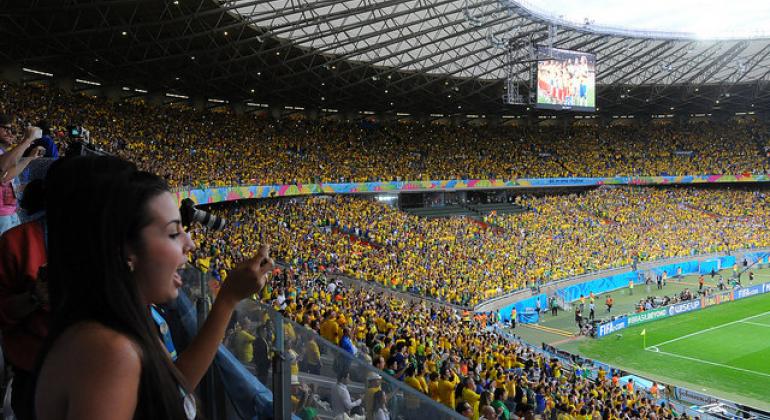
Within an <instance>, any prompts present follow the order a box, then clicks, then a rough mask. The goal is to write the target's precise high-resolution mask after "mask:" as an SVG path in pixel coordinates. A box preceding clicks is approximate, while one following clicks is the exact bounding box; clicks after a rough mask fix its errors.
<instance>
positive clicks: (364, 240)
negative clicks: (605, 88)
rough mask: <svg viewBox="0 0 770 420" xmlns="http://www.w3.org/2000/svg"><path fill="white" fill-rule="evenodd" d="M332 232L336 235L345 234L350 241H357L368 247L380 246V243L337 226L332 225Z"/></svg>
mask: <svg viewBox="0 0 770 420" xmlns="http://www.w3.org/2000/svg"><path fill="white" fill-rule="evenodd" d="M332 233H334V234H337V235H342V236H347V237H348V239H350V241H351V242H357V243H359V244H362V245H365V246H368V247H369V248H374V249H380V248H382V245H381V244H378V243H375V242H372V241H370V240H369V238H365V237H363V236H360V235H356V234H355V233H350V232H343V231H342V230H341V229H339V228H338V227H332Z"/></svg>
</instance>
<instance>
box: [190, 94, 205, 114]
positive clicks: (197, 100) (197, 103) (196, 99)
mask: <svg viewBox="0 0 770 420" xmlns="http://www.w3.org/2000/svg"><path fill="white" fill-rule="evenodd" d="M190 105H191V106H192V107H193V109H195V110H196V111H204V110H205V109H206V98H204V97H202V96H193V97H192V99H190Z"/></svg>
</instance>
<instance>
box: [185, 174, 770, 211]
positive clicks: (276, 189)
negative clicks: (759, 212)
mask: <svg viewBox="0 0 770 420" xmlns="http://www.w3.org/2000/svg"><path fill="white" fill-rule="evenodd" d="M731 182H770V176H768V175H750V174H743V175H688V176H644V177H622V176H621V177H611V178H518V179H513V180H507V181H505V180H500V179H470V180H444V181H386V182H356V183H339V184H298V185H294V184H292V185H244V186H235V187H215V188H202V189H189V190H181V191H178V192H177V193H176V195H177V200H178V201H180V202H181V201H182V200H183V199H185V198H187V197H190V198H192V199H193V201H195V202H196V203H198V204H212V203H218V202H222V201H235V200H245V199H252V198H268V197H291V196H298V195H311V194H358V193H401V192H425V191H457V190H481V189H496V188H548V187H590V186H597V185H667V184H703V183H712V184H714V183H731Z"/></svg>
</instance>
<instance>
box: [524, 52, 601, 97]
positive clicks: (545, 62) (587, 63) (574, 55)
mask: <svg viewBox="0 0 770 420" xmlns="http://www.w3.org/2000/svg"><path fill="white" fill-rule="evenodd" d="M595 83H596V55H594V54H589V53H583V52H579V51H569V50H560V49H557V48H546V47H538V48H537V103H536V105H535V106H536V107H537V108H546V109H556V110H562V109H571V110H575V111H588V112H591V111H594V110H595V109H596V89H595V87H596V85H595Z"/></svg>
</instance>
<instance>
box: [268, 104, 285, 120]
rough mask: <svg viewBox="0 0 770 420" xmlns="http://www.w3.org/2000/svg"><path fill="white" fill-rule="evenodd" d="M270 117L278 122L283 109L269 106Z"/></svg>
mask: <svg viewBox="0 0 770 420" xmlns="http://www.w3.org/2000/svg"><path fill="white" fill-rule="evenodd" d="M270 116H271V117H272V118H273V119H276V120H280V119H281V117H282V116H283V108H282V107H278V106H272V105H271V106H270Z"/></svg>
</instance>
